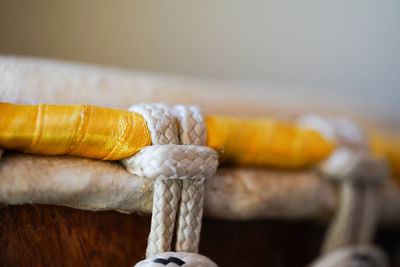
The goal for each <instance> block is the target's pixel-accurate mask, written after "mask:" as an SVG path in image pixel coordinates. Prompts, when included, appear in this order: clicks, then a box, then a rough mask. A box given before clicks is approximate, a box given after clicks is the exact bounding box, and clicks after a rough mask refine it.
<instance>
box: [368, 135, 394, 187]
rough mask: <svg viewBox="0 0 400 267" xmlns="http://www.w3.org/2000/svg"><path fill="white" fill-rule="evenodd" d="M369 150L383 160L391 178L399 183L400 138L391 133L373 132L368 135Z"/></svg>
mask: <svg viewBox="0 0 400 267" xmlns="http://www.w3.org/2000/svg"><path fill="white" fill-rule="evenodd" d="M369 146H370V150H371V151H372V152H373V153H374V154H375V155H377V156H381V157H383V158H385V159H386V160H387V161H388V163H389V165H390V167H391V172H392V176H393V177H394V178H395V179H396V180H397V181H398V182H400V138H399V136H398V135H394V134H393V133H384V132H377V131H373V132H371V133H370V135H369Z"/></svg>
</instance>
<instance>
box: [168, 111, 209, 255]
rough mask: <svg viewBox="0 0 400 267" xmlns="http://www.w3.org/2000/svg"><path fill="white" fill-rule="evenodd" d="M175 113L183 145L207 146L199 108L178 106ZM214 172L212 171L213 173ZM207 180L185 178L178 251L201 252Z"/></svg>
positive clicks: (178, 223) (178, 232)
mask: <svg viewBox="0 0 400 267" xmlns="http://www.w3.org/2000/svg"><path fill="white" fill-rule="evenodd" d="M172 112H173V114H174V116H175V117H176V118H177V121H178V125H179V127H178V128H179V129H178V130H179V140H180V142H181V144H184V145H198V146H205V145H206V140H207V136H206V133H207V129H206V122H205V120H204V117H203V115H202V114H201V111H200V109H199V108H198V107H195V106H183V105H177V106H174V108H173V111H172ZM212 175H213V174H212ZM204 181H205V179H203V178H201V179H198V180H184V181H183V182H182V193H181V202H180V204H179V212H178V221H177V232H176V233H177V234H176V244H175V250H176V251H185V252H194V253H197V252H198V251H199V243H200V232H201V219H202V217H203V203H204Z"/></svg>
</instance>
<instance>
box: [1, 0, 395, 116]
mask: <svg viewBox="0 0 400 267" xmlns="http://www.w3.org/2000/svg"><path fill="white" fill-rule="evenodd" d="M399 47H400V1H398V0H383V1H376V0H336V1H333V0H328V1H320V0H319V1H317V0H315V1H312V0H304V1H295V0H292V1H287V0H280V1H279V0H264V1H261V0H253V1H244V0H243V1H237V0H224V1H218V0H201V1H190V0H179V1H153V0H147V1H111V0H110V1H108V0H98V1H94V0H92V1H85V0H82V1H53V0H48V1H46V0H43V1H11V0H10V1H5V0H0V53H2V54H10V53H11V54H18V55H29V56H37V57H50V58H60V59H68V60H76V61H84V62H93V63H101V64H107V65H116V66H122V67H128V68H135V69H141V70H151V71H160V72H172V73H181V74H188V75H194V76H200V77H208V78H218V79H227V80H244V81H252V82H258V87H259V88H261V89H258V90H264V91H265V93H266V96H268V97H269V98H271V97H276V100H277V102H278V103H279V102H282V103H288V101H287V99H288V98H291V99H292V100H290V101H289V102H290V103H295V102H298V103H299V105H313V104H314V105H318V106H321V105H326V106H329V107H334V108H343V109H344V110H349V111H354V112H356V113H360V114H361V113H363V114H369V115H371V116H378V117H381V118H390V119H391V120H392V121H397V122H398V123H400V105H399V104H398V102H399V100H400V88H399V87H400V49H399ZM285 99H286V102H285V101H284V100H285Z"/></svg>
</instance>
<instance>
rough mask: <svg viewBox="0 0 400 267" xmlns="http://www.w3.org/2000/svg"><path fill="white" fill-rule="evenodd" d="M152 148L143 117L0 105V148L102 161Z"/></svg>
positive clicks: (107, 111)
mask: <svg viewBox="0 0 400 267" xmlns="http://www.w3.org/2000/svg"><path fill="white" fill-rule="evenodd" d="M148 145H151V137H150V132H149V130H148V128H147V123H146V122H145V120H144V119H143V117H142V116H140V115H139V114H136V113H132V112H130V111H125V110H116V109H110V108H100V107H94V106H90V105H38V106H28V105H26V106H25V105H13V104H8V103H0V147H2V148H6V149H14V150H19V151H23V152H27V153H33V154H44V155H73V156H80V157H87V158H95V159H103V160H119V159H123V158H126V157H129V156H131V155H133V154H135V153H136V152H137V151H139V150H140V149H141V148H143V147H145V146H148Z"/></svg>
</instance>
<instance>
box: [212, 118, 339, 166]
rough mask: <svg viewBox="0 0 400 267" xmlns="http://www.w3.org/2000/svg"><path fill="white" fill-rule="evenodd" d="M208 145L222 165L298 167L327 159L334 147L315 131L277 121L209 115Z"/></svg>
mask: <svg viewBox="0 0 400 267" xmlns="http://www.w3.org/2000/svg"><path fill="white" fill-rule="evenodd" d="M206 122H207V146H209V147H211V148H213V149H214V150H216V151H217V152H218V153H219V155H220V162H228V163H232V164H237V165H246V166H274V167H286V168H296V167H304V166H309V165H311V164H313V163H316V162H318V161H320V160H321V159H323V158H325V157H327V156H328V155H329V154H330V153H331V152H332V151H333V149H334V144H332V143H330V142H329V141H328V140H326V139H324V138H323V137H322V136H321V135H320V134H319V133H317V132H316V131H314V130H307V129H303V128H301V127H299V126H297V125H295V124H292V123H287V122H280V121H276V120H273V119H268V118H264V119H238V118H232V117H224V116H213V117H211V116H209V117H207V118H206Z"/></svg>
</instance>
